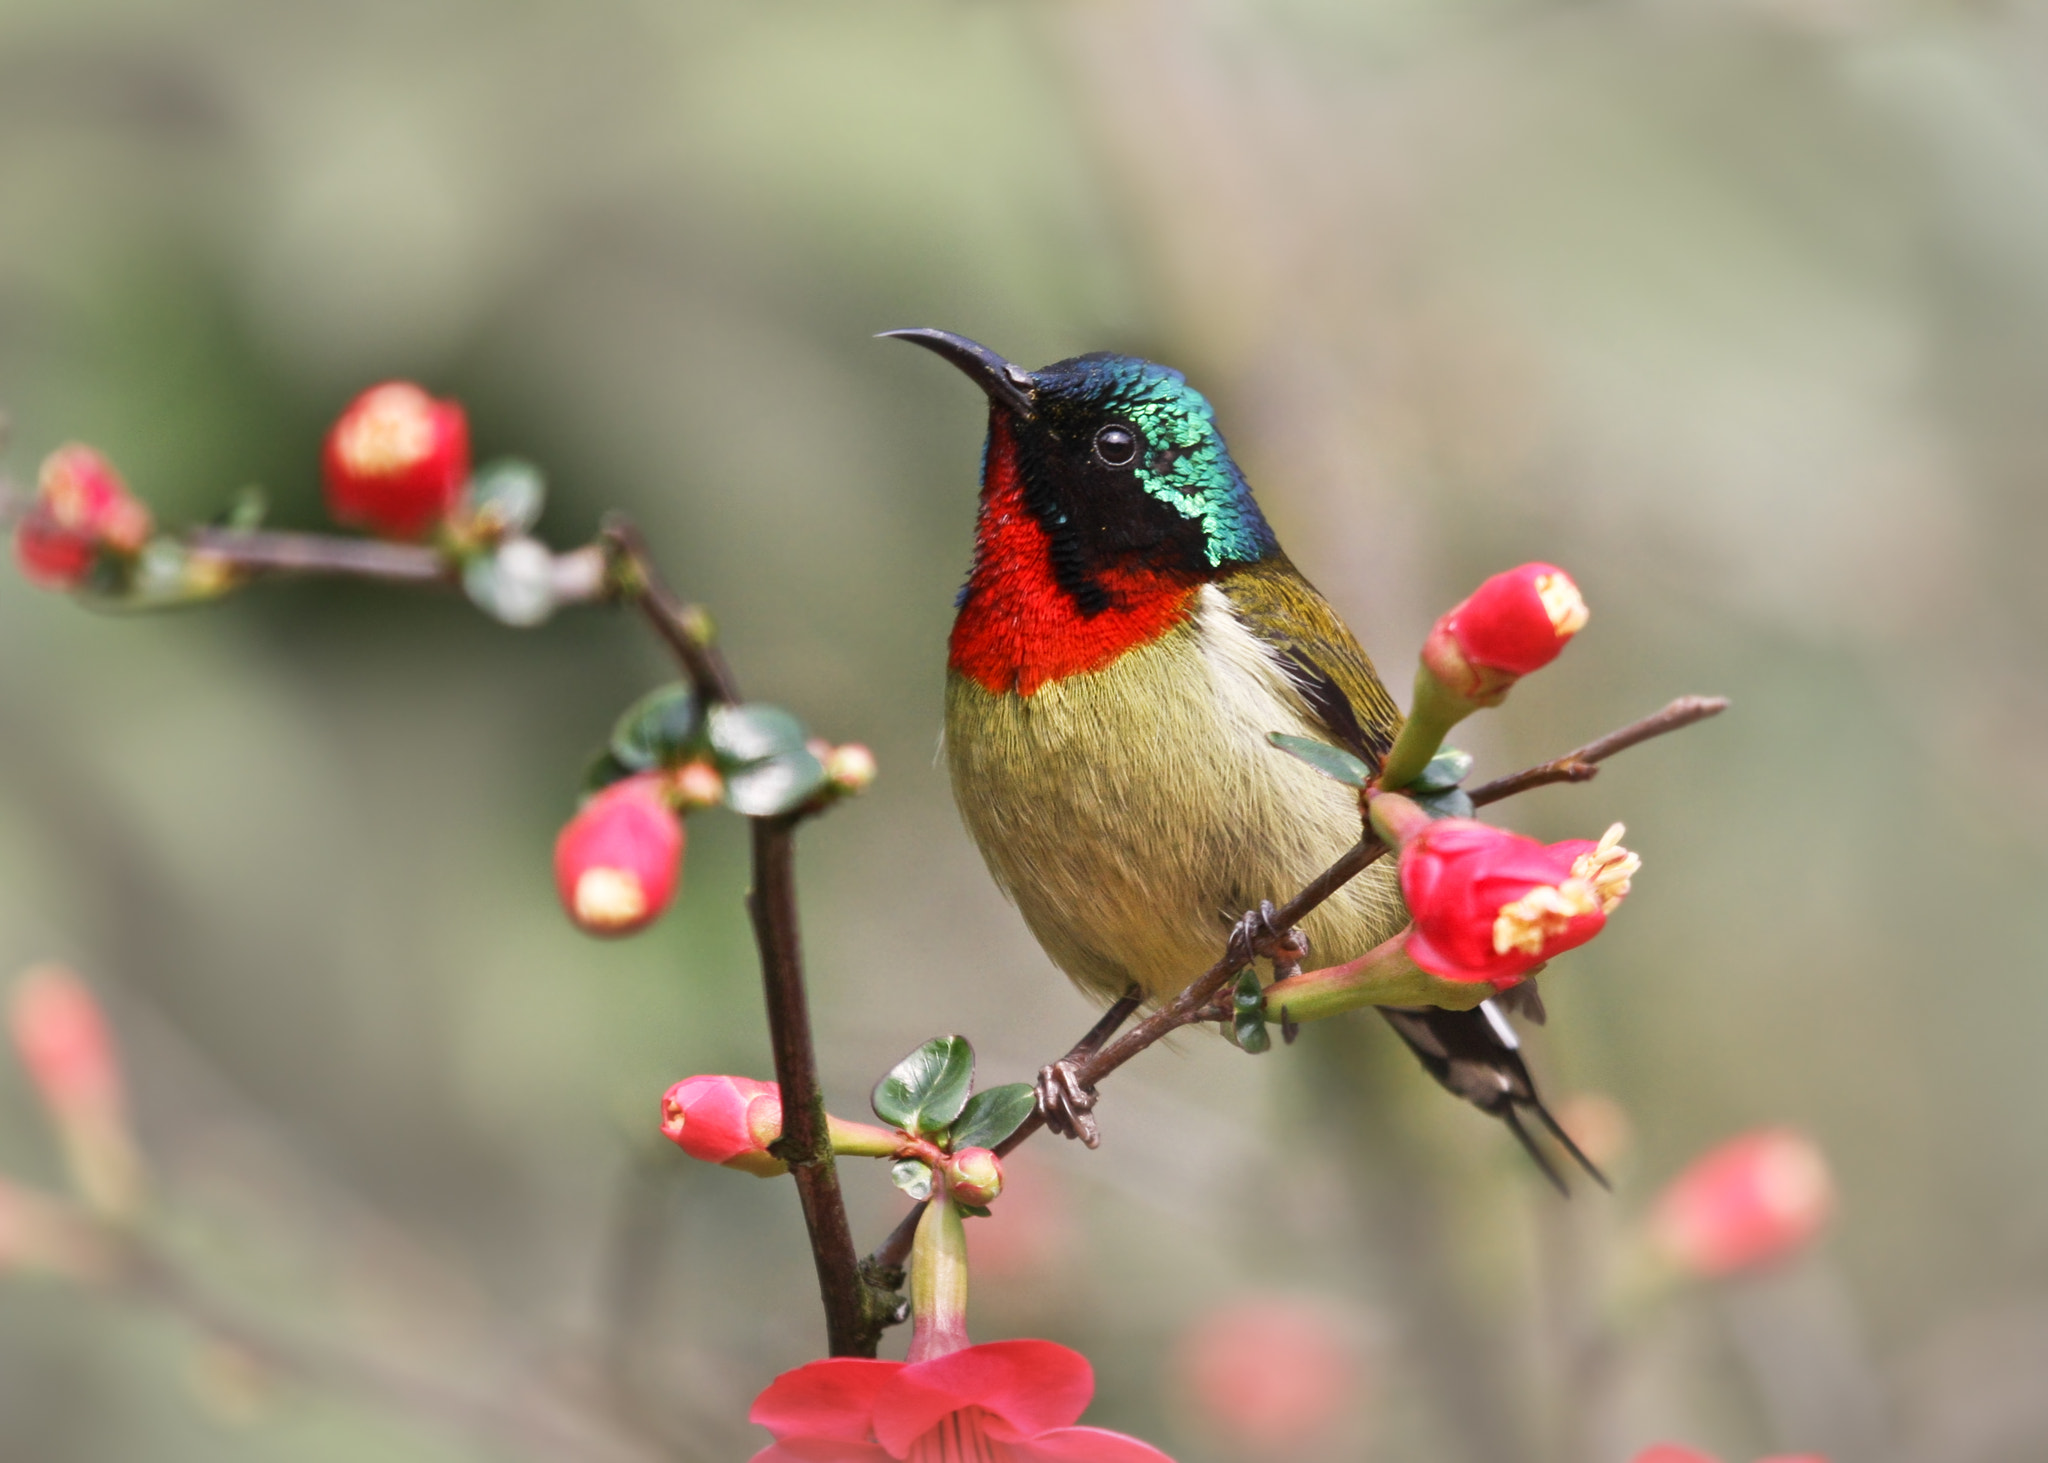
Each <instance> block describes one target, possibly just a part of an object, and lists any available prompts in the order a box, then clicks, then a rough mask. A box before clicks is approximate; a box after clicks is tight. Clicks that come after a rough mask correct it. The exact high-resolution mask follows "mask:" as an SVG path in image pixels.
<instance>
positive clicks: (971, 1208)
mask: <svg viewBox="0 0 2048 1463" xmlns="http://www.w3.org/2000/svg"><path fill="white" fill-rule="evenodd" d="M953 1202H954V1203H955V1204H956V1205H959V1209H960V1212H961V1213H962V1214H972V1215H973V1216H974V1217H975V1218H976V1219H986V1218H988V1215H989V1208H988V1205H986V1204H961V1203H960V1201H959V1200H958V1199H955V1200H954V1201H953Z"/></svg>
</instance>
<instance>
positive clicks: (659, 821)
mask: <svg viewBox="0 0 2048 1463" xmlns="http://www.w3.org/2000/svg"><path fill="white" fill-rule="evenodd" d="M661 782H662V775H661V774H660V773H655V772H643V773H641V774H640V775H639V776H637V777H629V778H627V779H625V781H623V782H615V783H613V784H612V785H611V786H610V787H607V788H605V789H604V790H603V791H602V792H599V793H597V794H596V795H595V796H593V797H592V798H591V799H590V801H588V802H586V803H585V804H584V805H583V806H582V808H580V809H579V810H578V811H577V813H576V816H575V817H573V818H571V819H570V820H569V821H568V823H567V824H565V825H564V826H563V828H562V832H561V835H560V836H559V837H557V838H556V839H555V888H556V890H557V891H558V892H559V893H560V894H561V896H562V907H563V908H564V909H566V910H568V911H569V918H570V919H572V920H574V921H575V922H576V927H577V928H578V929H580V930H582V931H584V932H585V933H586V934H592V935H627V934H631V933H632V932H633V931H635V930H638V929H641V928H643V927H645V926H647V925H649V924H652V923H653V922H654V920H655V918H656V916H658V915H659V914H660V913H661V912H662V910H663V909H665V908H666V907H667V906H668V901H669V899H670V897H671V896H672V895H674V893H675V891H676V880H677V876H678V874H679V873H680V872H681V869H682V864H683V820H682V819H680V818H678V817H677V816H676V815H675V811H674V810H673V809H672V808H670V807H669V805H668V799H667V798H666V796H664V794H663V792H662V787H661Z"/></svg>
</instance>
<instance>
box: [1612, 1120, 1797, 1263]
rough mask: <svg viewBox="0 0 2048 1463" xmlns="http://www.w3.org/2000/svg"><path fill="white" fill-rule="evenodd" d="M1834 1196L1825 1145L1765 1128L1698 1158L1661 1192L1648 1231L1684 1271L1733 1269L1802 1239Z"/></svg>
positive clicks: (1776, 1255)
mask: <svg viewBox="0 0 2048 1463" xmlns="http://www.w3.org/2000/svg"><path fill="white" fill-rule="evenodd" d="M1834 1201H1835V1192H1834V1182H1833V1180H1832V1179H1831V1178H1830V1177H1829V1174H1828V1165H1827V1160H1826V1159H1825V1158H1823V1157H1822V1156H1821V1151H1820V1149H1819V1148H1817V1147H1815V1146H1814V1144H1813V1143H1812V1142H1811V1141H1810V1140H1809V1139H1807V1138H1804V1137H1802V1136H1801V1135H1799V1134H1798V1133H1795V1132H1792V1131H1790V1130H1788V1129H1784V1128H1762V1129H1758V1130H1757V1131H1755V1132H1751V1133H1744V1134H1742V1135H1741V1136H1739V1137H1736V1138H1731V1139H1729V1140H1728V1141H1727V1142H1726V1143H1723V1144H1721V1145H1720V1146H1719V1147H1717V1148H1713V1149H1710V1150H1708V1152H1706V1153H1705V1154H1703V1155H1702V1156H1701V1157H1699V1158H1697V1159H1694V1160H1693V1162H1692V1163H1691V1165H1690V1166H1688V1167H1687V1168H1686V1169H1685V1171H1684V1172H1683V1173H1681V1174H1679V1176H1678V1177H1677V1178H1676V1179H1674V1180H1672V1182H1671V1183H1670V1185H1669V1186H1668V1187H1666V1188H1665V1190H1664V1192H1663V1194H1662V1195H1661V1196H1659V1198H1658V1200H1657V1204H1656V1208H1655V1210H1654V1211H1653V1213H1652V1215H1651V1220H1650V1233H1651V1238H1652V1240H1653V1242H1654V1243H1655V1244H1656V1246H1657V1248H1658V1249H1660V1250H1661V1251H1663V1253H1664V1254H1665V1255H1666V1256H1667V1257H1668V1258H1669V1259H1670V1260H1671V1261H1672V1262H1673V1263H1674V1264H1676V1265H1677V1266H1679V1268H1680V1269H1682V1270H1685V1271H1687V1272H1688V1273H1690V1274H1694V1275H1706V1276H1716V1275H1728V1274H1732V1273H1734V1272H1735V1271H1738V1270H1745V1269H1749V1268H1750V1267H1752V1266H1756V1265H1763V1264H1768V1263H1769V1262H1771V1261H1773V1260H1776V1259H1780V1258H1782V1257H1783V1256H1785V1255H1788V1254H1790V1253H1791V1252H1793V1251H1794V1250H1797V1249H1799V1248H1800V1247H1801V1246H1803V1245H1805V1244H1806V1243H1807V1242H1808V1241H1810V1240H1811V1239H1812V1238H1813V1237H1814V1236H1815V1235H1816V1234H1818V1233H1819V1232H1820V1229H1821V1227H1822V1226H1823V1225H1825V1224H1826V1223H1827V1221H1828V1217H1829V1215H1830V1214H1832V1213H1833V1211H1834Z"/></svg>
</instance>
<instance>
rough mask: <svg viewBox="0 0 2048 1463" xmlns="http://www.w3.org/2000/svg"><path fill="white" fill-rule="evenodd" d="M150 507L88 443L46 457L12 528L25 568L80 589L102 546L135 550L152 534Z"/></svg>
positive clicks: (38, 579) (48, 583)
mask: <svg viewBox="0 0 2048 1463" xmlns="http://www.w3.org/2000/svg"><path fill="white" fill-rule="evenodd" d="M150 526H151V525H150V518H149V509H148V508H146V507H144V506H143V504H142V503H141V501H140V500H139V499H137V498H136V497H135V496H134V494H132V493H130V492H129V491H128V485H127V484H126V483H124V482H122V481H121V475H120V474H119V473H117V472H115V471H114V468H113V465H112V464H111V463H109V462H108V461H107V460H106V458H104V457H102V456H100V454H99V453H97V452H95V451H93V449H92V448H90V447H81V446H79V445H77V444H76V443H73V444H72V445H70V446H68V447H59V448H58V449H57V450H56V451H55V452H52V453H51V454H50V455H49V456H48V457H46V458H44V459H43V466H42V472H41V473H40V475H39V476H38V478H37V481H36V498H35V502H34V503H33V504H32V505H31V506H30V508H29V510H28V512H27V513H26V514H24V515H23V517H22V520H21V522H20V523H19V524H18V525H16V527H15V530H14V557H15V560H16V562H18V563H19V564H20V565H21V572H22V573H23V574H25V575H27V576H28V578H29V579H30V580H31V581H32V582H33V583H36V584H40V585H42V586H43V587H44V588H46V589H77V588H78V587H79V586H80V585H82V584H84V583H85V580H86V576H88V575H89V574H91V573H92V566H93V561H94V560H95V559H97V558H98V557H99V555H100V553H101V552H102V551H106V552H110V553H116V554H133V553H135V552H136V551H137V550H139V549H140V548H141V547H142V546H143V544H144V543H145V542H147V541H148V539H149V531H150Z"/></svg>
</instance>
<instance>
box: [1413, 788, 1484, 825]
mask: <svg viewBox="0 0 2048 1463" xmlns="http://www.w3.org/2000/svg"><path fill="white" fill-rule="evenodd" d="M1404 793H1405V795H1406V796H1407V797H1408V798H1409V800H1410V801H1412V802H1413V803H1414V804H1415V806H1416V807H1418V808H1420V809H1422V811H1423V812H1425V813H1427V814H1429V816H1430V817H1432V818H1470V817H1472V816H1474V815H1475V814H1476V813H1477V812H1478V811H1479V810H1478V809H1477V808H1475V807H1473V806H1472V799H1471V797H1470V796H1469V795H1467V793H1466V792H1465V789H1464V788H1462V787H1447V788H1445V789H1444V790H1443V791H1441V792H1416V791H1415V790H1414V789H1413V788H1408V789H1404Z"/></svg>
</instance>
